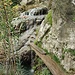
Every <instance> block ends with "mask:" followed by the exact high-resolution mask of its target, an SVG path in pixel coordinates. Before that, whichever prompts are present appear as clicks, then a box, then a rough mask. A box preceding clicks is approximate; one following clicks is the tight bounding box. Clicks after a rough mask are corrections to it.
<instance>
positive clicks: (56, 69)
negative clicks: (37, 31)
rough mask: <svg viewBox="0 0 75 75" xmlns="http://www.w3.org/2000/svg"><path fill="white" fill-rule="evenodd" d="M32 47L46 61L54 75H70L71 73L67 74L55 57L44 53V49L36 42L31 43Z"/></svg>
mask: <svg viewBox="0 0 75 75" xmlns="http://www.w3.org/2000/svg"><path fill="white" fill-rule="evenodd" d="M30 47H31V48H32V50H34V51H35V53H36V54H37V55H38V56H39V57H40V58H41V59H42V60H43V62H44V63H45V65H46V66H47V67H48V69H49V70H50V71H51V73H52V74H53V75H69V74H66V73H65V72H64V71H63V70H62V69H61V68H60V66H59V65H58V64H57V63H56V62H55V61H54V60H53V59H51V57H50V56H49V55H46V54H45V53H43V52H42V51H43V50H42V51H41V49H40V48H39V47H37V46H36V45H34V44H30ZM40 51H41V52H40Z"/></svg>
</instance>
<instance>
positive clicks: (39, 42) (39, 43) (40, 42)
mask: <svg viewBox="0 0 75 75" xmlns="http://www.w3.org/2000/svg"><path fill="white" fill-rule="evenodd" d="M34 44H35V45H37V46H38V47H40V48H42V41H37V40H35V41H34Z"/></svg>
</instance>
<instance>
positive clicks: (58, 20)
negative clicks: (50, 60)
mask: <svg viewBox="0 0 75 75" xmlns="http://www.w3.org/2000/svg"><path fill="white" fill-rule="evenodd" d="M74 17H75V5H74V3H73V2H72V0H53V2H52V27H50V31H49V32H48V33H47V34H45V33H43V32H44V31H45V26H44V23H42V24H41V27H40V30H39V34H38V41H39V38H41V37H42V36H43V35H42V33H43V34H45V36H43V38H42V40H41V39H40V41H42V43H43V44H42V47H43V48H45V49H47V50H48V52H53V53H54V54H55V55H56V56H57V57H58V58H59V60H60V61H61V64H62V65H63V68H64V69H66V71H68V72H72V71H75V22H74V21H73V18H74ZM47 27H48V26H47ZM47 27H46V28H47ZM73 53H74V54H73Z"/></svg>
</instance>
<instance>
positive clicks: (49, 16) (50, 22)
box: [45, 10, 52, 25]
mask: <svg viewBox="0 0 75 75" xmlns="http://www.w3.org/2000/svg"><path fill="white" fill-rule="evenodd" d="M45 23H49V24H50V25H52V10H50V11H49V12H48V14H47V16H46V20H45Z"/></svg>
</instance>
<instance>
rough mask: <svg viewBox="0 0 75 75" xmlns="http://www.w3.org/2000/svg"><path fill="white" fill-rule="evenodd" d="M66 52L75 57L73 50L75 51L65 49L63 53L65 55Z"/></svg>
mask: <svg viewBox="0 0 75 75" xmlns="http://www.w3.org/2000/svg"><path fill="white" fill-rule="evenodd" d="M65 52H67V53H70V54H71V55H72V56H75V50H73V49H67V48H64V49H63V53H65Z"/></svg>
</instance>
